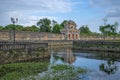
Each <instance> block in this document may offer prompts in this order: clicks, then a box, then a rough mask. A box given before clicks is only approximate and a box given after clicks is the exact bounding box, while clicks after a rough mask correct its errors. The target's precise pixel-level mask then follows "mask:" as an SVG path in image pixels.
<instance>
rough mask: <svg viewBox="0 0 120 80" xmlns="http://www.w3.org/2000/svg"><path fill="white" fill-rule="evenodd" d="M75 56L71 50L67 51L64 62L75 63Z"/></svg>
mask: <svg viewBox="0 0 120 80" xmlns="http://www.w3.org/2000/svg"><path fill="white" fill-rule="evenodd" d="M75 59H76V58H75V56H74V55H73V53H72V50H71V48H67V49H66V53H65V54H64V61H65V62H67V63H70V64H71V63H73V62H74V61H75Z"/></svg>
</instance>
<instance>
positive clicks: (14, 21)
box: [11, 17, 18, 42]
mask: <svg viewBox="0 0 120 80" xmlns="http://www.w3.org/2000/svg"><path fill="white" fill-rule="evenodd" d="M11 22H12V23H13V25H14V28H13V42H15V23H17V22H18V18H13V17H11Z"/></svg>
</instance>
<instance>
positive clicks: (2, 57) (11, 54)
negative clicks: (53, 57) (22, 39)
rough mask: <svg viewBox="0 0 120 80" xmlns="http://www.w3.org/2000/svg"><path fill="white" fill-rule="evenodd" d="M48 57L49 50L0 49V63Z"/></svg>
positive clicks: (38, 59)
mask: <svg viewBox="0 0 120 80" xmlns="http://www.w3.org/2000/svg"><path fill="white" fill-rule="evenodd" d="M46 58H47V59H48V60H49V58H50V52H49V51H47V50H46V51H45V50H44V51H39V50H38V51H36V50H35V51H33V50H32V51H28V52H26V51H0V64H4V63H12V62H21V61H40V60H44V59H46Z"/></svg>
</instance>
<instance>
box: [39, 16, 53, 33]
mask: <svg viewBox="0 0 120 80" xmlns="http://www.w3.org/2000/svg"><path fill="white" fill-rule="evenodd" d="M50 24H51V20H49V19H47V18H43V19H40V20H39V21H38V22H37V26H39V27H40V31H41V32H51V26H50Z"/></svg>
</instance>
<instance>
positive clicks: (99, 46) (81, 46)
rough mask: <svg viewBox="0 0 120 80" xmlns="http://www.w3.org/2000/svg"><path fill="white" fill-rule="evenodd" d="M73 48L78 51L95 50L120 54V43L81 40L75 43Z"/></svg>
mask: <svg viewBox="0 0 120 80" xmlns="http://www.w3.org/2000/svg"><path fill="white" fill-rule="evenodd" d="M73 48H74V49H78V50H93V51H105V52H120V42H118V41H102V40H90V41H85V40H80V41H74V42H73Z"/></svg>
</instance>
